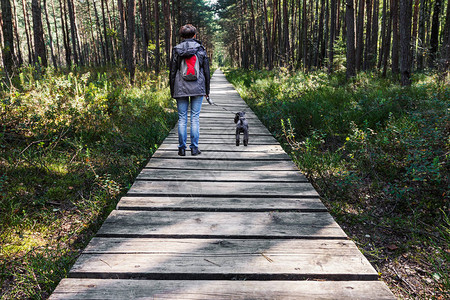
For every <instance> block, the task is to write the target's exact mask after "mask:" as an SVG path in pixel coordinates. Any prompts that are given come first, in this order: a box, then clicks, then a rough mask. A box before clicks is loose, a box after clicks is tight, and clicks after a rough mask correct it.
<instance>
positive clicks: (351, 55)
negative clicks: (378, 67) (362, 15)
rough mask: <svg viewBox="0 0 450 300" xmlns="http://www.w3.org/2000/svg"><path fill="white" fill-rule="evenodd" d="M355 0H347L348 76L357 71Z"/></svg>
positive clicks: (353, 74) (352, 75)
mask: <svg viewBox="0 0 450 300" xmlns="http://www.w3.org/2000/svg"><path fill="white" fill-rule="evenodd" d="M354 4H355V0H347V6H346V12H345V22H346V24H347V72H346V74H347V78H350V77H354V76H355V75H356V71H355V7H354Z"/></svg>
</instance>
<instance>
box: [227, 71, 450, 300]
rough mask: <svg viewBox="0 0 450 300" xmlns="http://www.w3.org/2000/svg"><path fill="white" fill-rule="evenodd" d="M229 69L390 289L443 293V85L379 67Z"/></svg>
mask: <svg viewBox="0 0 450 300" xmlns="http://www.w3.org/2000/svg"><path fill="white" fill-rule="evenodd" d="M226 76H227V78H228V79H229V80H230V81H231V82H232V83H233V84H234V85H235V87H236V88H237V90H238V91H239V93H240V94H241V96H242V97H243V98H244V100H245V101H246V102H247V103H248V104H249V105H250V107H251V108H252V109H253V110H254V111H255V113H256V114H257V115H258V117H259V118H260V119H261V120H262V121H263V123H264V124H265V125H266V126H267V127H268V128H269V129H270V130H271V132H272V133H273V134H274V135H275V136H276V137H277V138H278V140H279V141H280V142H281V143H282V145H283V146H284V148H285V150H286V151H287V152H288V153H290V155H291V157H292V159H293V160H294V161H295V162H296V163H297V165H298V167H299V168H300V169H301V170H302V171H303V172H304V173H305V174H306V175H307V176H308V178H309V179H310V181H311V182H312V183H313V184H314V186H315V187H316V189H317V190H318V191H319V193H320V195H321V196H322V199H323V200H324V203H325V204H326V205H327V207H328V208H329V210H330V212H331V214H332V215H333V216H334V217H335V219H336V220H337V221H338V222H339V223H340V224H341V226H342V227H343V228H344V230H345V231H346V232H347V234H348V235H349V236H350V237H351V238H352V239H353V240H354V241H355V242H356V243H357V245H358V246H359V247H360V249H361V251H362V252H363V253H364V254H365V255H366V256H367V257H368V258H369V260H370V261H371V262H372V263H373V264H374V265H375V266H376V268H377V269H378V271H379V272H380V273H381V275H382V278H383V279H384V280H385V281H387V282H388V284H389V285H390V286H391V287H392V288H393V291H394V292H395V293H396V295H397V296H399V297H401V298H422V299H430V298H434V299H444V298H445V297H447V296H448V294H449V291H450V285H449V281H448V274H449V271H450V270H449V267H448V266H449V265H450V261H449V252H448V249H449V246H450V244H449V238H450V233H449V231H448V228H449V225H448V216H449V196H450V195H449V194H448V184H449V180H448V174H449V150H450V138H449V130H450V127H449V124H450V116H449V109H450V100H449V99H450V86H449V85H448V84H447V85H446V84H443V83H442V82H441V83H439V82H438V80H437V78H438V77H437V75H435V74H432V73H430V74H426V73H422V74H416V75H414V78H413V85H412V86H411V87H409V88H403V87H401V86H400V85H399V84H398V82H397V81H396V80H395V78H394V77H393V76H392V75H391V77H388V78H382V77H380V76H379V75H378V74H377V73H376V72H373V73H360V74H359V75H358V76H357V77H356V78H354V79H352V80H350V81H347V80H346V79H345V74H344V73H342V72H337V73H336V74H334V75H332V76H329V75H328V74H326V73H324V72H320V71H318V72H311V73H308V74H304V73H301V72H288V71H287V70H285V69H281V70H276V71H271V72H269V71H245V70H241V69H238V70H236V69H228V70H226Z"/></svg>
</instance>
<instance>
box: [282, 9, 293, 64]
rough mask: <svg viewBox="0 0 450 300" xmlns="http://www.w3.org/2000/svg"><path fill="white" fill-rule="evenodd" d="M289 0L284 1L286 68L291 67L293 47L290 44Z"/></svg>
mask: <svg viewBox="0 0 450 300" xmlns="http://www.w3.org/2000/svg"><path fill="white" fill-rule="evenodd" d="M287 5H288V3H287V0H283V31H284V32H283V40H284V63H285V66H288V65H290V63H289V57H290V52H291V47H290V43H289V14H288V6H287Z"/></svg>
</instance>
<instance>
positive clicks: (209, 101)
mask: <svg viewBox="0 0 450 300" xmlns="http://www.w3.org/2000/svg"><path fill="white" fill-rule="evenodd" d="M206 101H208V103H209V105H214V106H217V107H220V108H221V109H223V110H225V111H227V112H229V113H232V114H233V115H235V114H236V113H235V112H233V111H231V110H228V109H226V108H225V107H223V106H221V105H217V104H216V103H215V102H213V101H212V100H211V98H210V97H206ZM243 112H246V111H245V110H243Z"/></svg>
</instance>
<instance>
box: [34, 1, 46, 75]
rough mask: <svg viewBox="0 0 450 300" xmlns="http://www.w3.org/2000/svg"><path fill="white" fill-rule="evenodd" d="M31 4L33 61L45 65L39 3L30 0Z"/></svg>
mask: <svg viewBox="0 0 450 300" xmlns="http://www.w3.org/2000/svg"><path fill="white" fill-rule="evenodd" d="M31 6H32V13H33V34H34V46H35V59H34V62H35V63H39V64H42V65H43V66H44V67H47V50H46V49H45V42H44V29H43V27H42V11H41V3H40V1H39V0H32V2H31Z"/></svg>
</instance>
